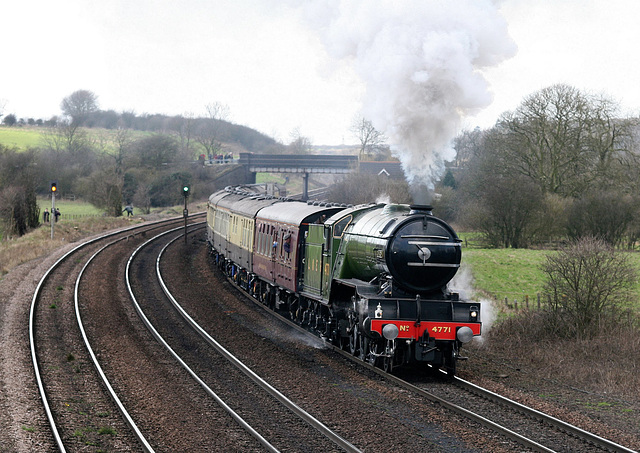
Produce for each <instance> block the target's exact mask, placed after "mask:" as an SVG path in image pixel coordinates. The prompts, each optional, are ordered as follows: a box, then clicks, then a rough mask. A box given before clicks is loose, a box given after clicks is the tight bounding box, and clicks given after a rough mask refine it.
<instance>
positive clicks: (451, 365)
mask: <svg viewBox="0 0 640 453" xmlns="http://www.w3.org/2000/svg"><path fill="white" fill-rule="evenodd" d="M456 364H457V360H456V351H455V348H453V347H451V348H449V349H447V350H446V351H445V352H444V371H445V372H446V373H447V376H448V377H450V378H453V377H454V376H455V375H456Z"/></svg>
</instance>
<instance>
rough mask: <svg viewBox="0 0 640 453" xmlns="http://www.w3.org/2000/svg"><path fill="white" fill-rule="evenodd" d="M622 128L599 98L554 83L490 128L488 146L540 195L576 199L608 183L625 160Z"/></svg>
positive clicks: (611, 105) (614, 108) (613, 106)
mask: <svg viewBox="0 0 640 453" xmlns="http://www.w3.org/2000/svg"><path fill="white" fill-rule="evenodd" d="M628 134H629V130H628V125H627V124H626V122H624V121H620V120H618V119H617V105H616V104H615V103H614V102H613V101H611V100H609V99H606V98H605V97H602V96H593V95H589V94H585V93H582V92H580V91H579V90H577V89H576V88H573V87H571V86H569V85H564V84H558V85H553V86H551V87H548V88H545V89H542V90H540V91H538V92H536V93H534V94H532V95H531V96H529V97H527V98H525V100H524V101H523V102H522V104H521V105H520V106H519V107H518V108H517V109H516V110H515V111H514V112H510V113H506V114H504V115H503V116H502V118H501V120H500V121H499V122H498V124H497V126H496V128H494V131H493V134H492V140H493V143H492V144H491V147H492V148H493V149H494V150H495V151H496V152H498V153H502V154H503V156H504V158H503V161H502V162H503V164H504V165H505V166H506V167H507V168H508V169H509V171H511V172H512V173H520V174H522V175H525V176H526V177H529V178H531V179H532V180H533V181H535V182H536V183H537V184H539V185H540V187H541V188H542V189H543V191H544V192H549V193H558V194H560V195H563V196H576V195H579V194H580V193H582V192H583V191H584V190H586V189H587V188H589V187H590V186H592V185H593V184H600V183H603V182H606V181H607V180H609V179H610V178H611V176H612V173H613V172H614V171H615V170H616V168H617V167H618V164H620V163H621V162H622V161H624V160H625V159H626V158H628V156H629V155H630V153H629V150H628V149H627V148H626V146H625V145H626V144H627V143H628V141H627V140H625V139H624V137H626V136H628Z"/></svg>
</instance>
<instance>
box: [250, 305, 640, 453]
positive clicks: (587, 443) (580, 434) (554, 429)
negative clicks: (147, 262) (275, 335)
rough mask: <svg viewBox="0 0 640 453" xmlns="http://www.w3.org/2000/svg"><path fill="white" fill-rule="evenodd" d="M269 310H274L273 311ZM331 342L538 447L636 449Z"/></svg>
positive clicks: (399, 381)
mask: <svg viewBox="0 0 640 453" xmlns="http://www.w3.org/2000/svg"><path fill="white" fill-rule="evenodd" d="M245 297H246V298H248V299H249V300H252V301H253V302H254V303H256V304H259V302H257V301H256V300H254V299H253V298H251V297H250V296H249V295H247V294H245ZM259 305H261V304H259ZM265 309H266V307H265ZM267 311H270V312H271V310H267ZM287 314H288V313H283V314H281V315H283V316H280V315H278V316H279V317H282V318H283V321H284V322H286V323H288V324H289V325H290V326H291V327H293V328H296V329H298V330H299V331H300V332H301V333H304V334H305V335H312V336H313V335H314V333H312V332H310V331H309V330H307V329H305V328H302V327H301V326H299V325H298V324H296V323H293V322H292V321H290V320H289V319H287V318H286V315H287ZM327 346H328V347H330V348H332V349H333V350H334V351H336V352H338V353H340V354H341V355H343V356H344V357H346V358H348V359H349V360H352V361H354V362H356V363H358V364H359V365H361V366H363V367H366V368H367V369H369V370H371V371H374V372H375V373H377V374H379V375H380V376H383V377H384V378H385V379H387V380H389V381H391V382H392V383H394V384H396V385H399V386H401V387H403V388H405V389H407V390H409V391H411V392H413V393H415V394H416V395H419V396H420V397H423V398H426V399H428V400H429V401H432V402H434V403H437V404H439V405H441V406H442V407H445V408H447V409H448V410H450V411H452V412H455V413H457V414H459V415H461V416H463V417H466V418H468V419H469V420H472V421H473V422H476V423H479V424H480V425H482V426H485V427H487V428H489V429H491V430H492V431H495V432H497V433H499V434H501V435H503V436H505V437H506V438H508V439H510V440H512V441H514V442H516V443H518V444H520V445H522V446H523V447H526V448H529V449H531V450H532V451H540V452H554V451H581V452H588V451H594V452H601V451H614V452H623V453H629V452H634V451H635V450H632V449H630V448H627V447H625V446H623V445H620V444H617V443H615V442H612V441H610V440H608V439H605V438H603V437H601V436H598V435H597V434H594V433H591V432H588V431H586V430H583V429H581V428H579V427H577V426H574V425H571V424H569V423H566V422H564V421H562V420H559V419H557V418H555V417H552V416H550V415H548V414H545V413H543V412H540V411H538V410H535V409H533V408H530V407H528V406H526V405H524V404H520V403H517V402H515V401H513V400H511V399H509V398H506V397H503V396H501V395H498V394H496V393H494V392H491V391H489V390H487V389H484V388H482V387H479V386H477V385H475V384H472V383H470V382H467V381H465V380H463V379H459V378H453V380H451V379H450V378H449V377H448V376H446V375H444V374H443V373H441V372H438V373H437V374H442V376H439V377H438V376H437V375H436V377H435V379H431V380H430V384H417V383H411V382H409V381H407V380H403V379H401V378H399V377H396V376H394V375H391V374H388V373H386V372H384V371H382V370H381V369H379V368H377V367H374V366H373V365H372V364H370V363H369V362H368V361H363V360H361V359H359V358H356V357H354V356H353V355H351V354H350V353H348V352H346V351H344V350H342V349H341V348H339V347H336V346H334V345H330V344H328V345H327ZM414 372H415V370H414ZM411 380H413V379H411Z"/></svg>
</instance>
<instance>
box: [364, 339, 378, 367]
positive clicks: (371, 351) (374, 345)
mask: <svg viewBox="0 0 640 453" xmlns="http://www.w3.org/2000/svg"><path fill="white" fill-rule="evenodd" d="M367 343H369V347H368V348H367V356H368V357H367V356H365V357H366V359H367V361H368V362H369V363H370V364H371V365H373V366H377V365H376V364H377V363H378V362H379V360H378V356H377V355H376V354H379V349H380V346H379V345H378V342H377V341H368V339H367Z"/></svg>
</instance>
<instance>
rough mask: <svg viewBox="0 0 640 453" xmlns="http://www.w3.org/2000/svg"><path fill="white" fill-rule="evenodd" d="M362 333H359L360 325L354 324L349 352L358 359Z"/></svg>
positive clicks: (350, 336)
mask: <svg viewBox="0 0 640 453" xmlns="http://www.w3.org/2000/svg"><path fill="white" fill-rule="evenodd" d="M360 342H361V338H360V332H359V331H358V324H357V323H356V324H354V325H353V327H352V328H351V335H349V352H350V353H351V354H352V355H354V356H356V357H358V353H359V352H360Z"/></svg>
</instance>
